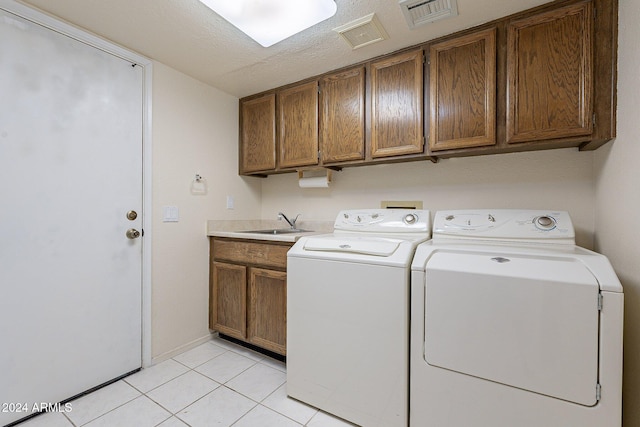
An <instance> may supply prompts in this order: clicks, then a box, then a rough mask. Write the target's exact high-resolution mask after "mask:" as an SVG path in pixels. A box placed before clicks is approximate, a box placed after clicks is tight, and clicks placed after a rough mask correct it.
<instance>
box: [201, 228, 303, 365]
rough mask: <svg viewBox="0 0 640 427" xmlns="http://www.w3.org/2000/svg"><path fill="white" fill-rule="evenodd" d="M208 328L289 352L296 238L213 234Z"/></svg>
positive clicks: (268, 347) (276, 351)
mask: <svg viewBox="0 0 640 427" xmlns="http://www.w3.org/2000/svg"><path fill="white" fill-rule="evenodd" d="M210 243H211V251H210V255H211V271H210V284H209V290H210V295H209V328H210V329H213V330H215V331H218V332H220V333H222V334H225V335H228V336H230V337H233V338H236V339H239V340H242V341H245V342H248V343H251V344H254V345H256V346H258V347H261V348H264V349H266V350H270V351H273V352H275V353H278V354H282V355H285V354H286V348H287V337H286V330H287V273H286V261H287V257H286V253H287V251H288V250H289V248H290V247H291V246H292V243H286V242H264V243H263V242H257V241H244V240H234V239H227V238H212V239H211V242H210Z"/></svg>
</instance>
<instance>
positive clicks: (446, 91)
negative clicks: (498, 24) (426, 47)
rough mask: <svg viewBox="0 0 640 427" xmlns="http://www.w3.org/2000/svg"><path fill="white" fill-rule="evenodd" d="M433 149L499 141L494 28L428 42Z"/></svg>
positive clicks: (474, 145) (482, 144) (464, 146)
mask: <svg viewBox="0 0 640 427" xmlns="http://www.w3.org/2000/svg"><path fill="white" fill-rule="evenodd" d="M429 59H430V68H429V69H430V73H429V74H430V90H429V98H430V110H429V111H430V122H429V123H430V124H429V149H430V150H432V151H436V150H448V149H454V148H467V147H477V146H484V145H494V144H495V143H496V29H495V28H492V29H489V30H485V31H481V32H477V33H473V34H468V35H465V36H462V37H457V38H454V39H451V40H446V41H443V42H440V43H436V44H433V45H431V47H430V56H429Z"/></svg>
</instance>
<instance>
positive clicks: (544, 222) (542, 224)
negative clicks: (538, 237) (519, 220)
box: [535, 216, 556, 230]
mask: <svg viewBox="0 0 640 427" xmlns="http://www.w3.org/2000/svg"><path fill="white" fill-rule="evenodd" d="M535 224H536V226H538V227H539V228H542V229H545V230H549V229H551V228H553V227H555V226H556V221H555V220H554V219H553V218H551V217H548V216H539V217H537V218H536V219H535Z"/></svg>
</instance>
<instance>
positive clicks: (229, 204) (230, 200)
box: [227, 196, 233, 209]
mask: <svg viewBox="0 0 640 427" xmlns="http://www.w3.org/2000/svg"><path fill="white" fill-rule="evenodd" d="M227 209H233V196H227Z"/></svg>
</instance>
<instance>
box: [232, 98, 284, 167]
mask: <svg viewBox="0 0 640 427" xmlns="http://www.w3.org/2000/svg"><path fill="white" fill-rule="evenodd" d="M275 167H276V96H275V94H273V93H272V94H268V95H265V96H261V97H259V98H254V99H249V100H241V101H240V173H241V174H243V173H250V172H260V171H268V170H273V169H275Z"/></svg>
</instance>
